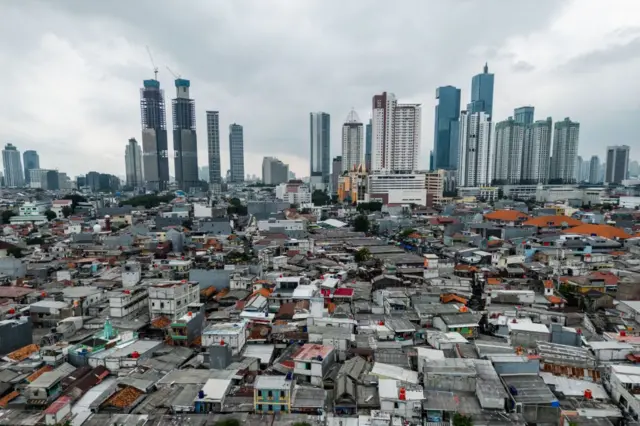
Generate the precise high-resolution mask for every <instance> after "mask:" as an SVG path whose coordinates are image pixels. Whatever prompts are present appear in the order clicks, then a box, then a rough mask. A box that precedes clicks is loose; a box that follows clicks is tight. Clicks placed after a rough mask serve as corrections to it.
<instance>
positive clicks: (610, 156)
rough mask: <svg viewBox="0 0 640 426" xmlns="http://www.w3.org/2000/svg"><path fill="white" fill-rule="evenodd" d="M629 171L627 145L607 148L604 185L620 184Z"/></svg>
mask: <svg viewBox="0 0 640 426" xmlns="http://www.w3.org/2000/svg"><path fill="white" fill-rule="evenodd" d="M628 171H629V147H628V146H627V145H618V146H609V147H607V165H606V171H605V176H604V181H605V182H606V183H618V184H619V183H621V182H622V181H623V180H625V179H627V176H628Z"/></svg>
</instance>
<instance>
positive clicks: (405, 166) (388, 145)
mask: <svg viewBox="0 0 640 426" xmlns="http://www.w3.org/2000/svg"><path fill="white" fill-rule="evenodd" d="M421 116H422V107H421V106H420V104H398V101H397V100H396V97H395V95H394V94H393V93H387V92H384V93H383V94H381V95H375V96H374V97H373V111H372V138H371V145H372V146H371V151H372V152H371V168H372V170H373V171H387V172H408V173H410V172H413V171H415V170H417V168H418V157H419V153H420V137H421V128H422V121H421ZM343 161H344V160H343Z"/></svg>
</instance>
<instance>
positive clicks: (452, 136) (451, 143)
mask: <svg viewBox="0 0 640 426" xmlns="http://www.w3.org/2000/svg"><path fill="white" fill-rule="evenodd" d="M436 99H437V100H438V105H436V122H435V125H434V135H433V167H432V169H433V170H436V169H445V170H454V169H457V168H458V147H459V143H460V135H459V133H458V130H459V125H460V122H459V120H460V89H458V88H457V87H453V86H444V87H438V88H437V89H436Z"/></svg>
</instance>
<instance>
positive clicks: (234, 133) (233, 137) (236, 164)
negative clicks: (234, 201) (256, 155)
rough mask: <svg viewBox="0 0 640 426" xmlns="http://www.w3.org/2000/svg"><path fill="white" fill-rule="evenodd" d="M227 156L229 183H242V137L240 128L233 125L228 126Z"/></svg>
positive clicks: (237, 125)
mask: <svg viewBox="0 0 640 426" xmlns="http://www.w3.org/2000/svg"><path fill="white" fill-rule="evenodd" d="M229 156H230V164H231V176H230V178H231V180H230V181H231V182H232V183H240V182H244V136H243V129H242V126H241V125H239V124H236V123H233V124H231V125H230V126H229Z"/></svg>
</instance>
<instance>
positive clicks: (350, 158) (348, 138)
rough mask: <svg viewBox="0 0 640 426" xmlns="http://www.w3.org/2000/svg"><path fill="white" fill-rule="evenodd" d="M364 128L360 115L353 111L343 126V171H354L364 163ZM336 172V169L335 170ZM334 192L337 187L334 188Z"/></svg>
mask: <svg viewBox="0 0 640 426" xmlns="http://www.w3.org/2000/svg"><path fill="white" fill-rule="evenodd" d="M363 130H364V128H363V126H362V123H361V122H360V118H359V117H358V114H356V112H355V111H354V110H351V112H350V113H349V115H348V116H347V119H346V120H345V122H344V124H343V125H342V171H350V170H353V168H354V167H358V166H359V165H361V164H362V163H363V161H364V132H363ZM333 170H334V171H335V169H333ZM334 173H335V172H334ZM333 190H334V191H335V190H337V187H334V189H333Z"/></svg>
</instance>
